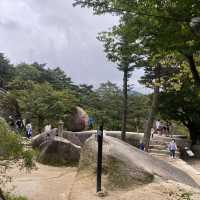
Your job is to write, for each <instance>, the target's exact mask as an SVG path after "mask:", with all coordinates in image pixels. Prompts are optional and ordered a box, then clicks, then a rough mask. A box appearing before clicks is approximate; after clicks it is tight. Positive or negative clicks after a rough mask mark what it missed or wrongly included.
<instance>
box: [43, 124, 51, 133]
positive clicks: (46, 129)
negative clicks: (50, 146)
mask: <svg viewBox="0 0 200 200" xmlns="http://www.w3.org/2000/svg"><path fill="white" fill-rule="evenodd" d="M50 130H51V124H47V125H46V126H45V127H44V132H49V131H50Z"/></svg>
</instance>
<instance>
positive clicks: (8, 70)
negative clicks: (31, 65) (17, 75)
mask: <svg viewBox="0 0 200 200" xmlns="http://www.w3.org/2000/svg"><path fill="white" fill-rule="evenodd" d="M12 75H13V67H12V65H11V64H10V62H9V60H8V59H7V58H5V56H4V55H3V54H2V53H0V88H5V87H6V85H7V82H8V81H9V80H11V78H12Z"/></svg>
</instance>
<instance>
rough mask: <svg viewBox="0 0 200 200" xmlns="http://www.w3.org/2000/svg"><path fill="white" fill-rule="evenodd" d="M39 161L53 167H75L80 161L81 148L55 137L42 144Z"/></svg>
mask: <svg viewBox="0 0 200 200" xmlns="http://www.w3.org/2000/svg"><path fill="white" fill-rule="evenodd" d="M40 149H41V153H40V155H39V158H38V161H39V162H41V163H44V164H51V165H74V164H77V163H78V161H79V159H80V150H81V147H80V146H77V145H75V144H73V143H72V142H70V141H69V140H67V139H64V138H61V137H57V136H56V137H54V138H53V139H50V140H46V141H45V142H43V143H42V144H40Z"/></svg>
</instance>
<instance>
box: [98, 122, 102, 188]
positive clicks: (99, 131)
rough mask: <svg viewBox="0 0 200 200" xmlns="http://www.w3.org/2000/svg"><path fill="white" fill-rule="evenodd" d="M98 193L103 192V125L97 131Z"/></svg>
mask: <svg viewBox="0 0 200 200" xmlns="http://www.w3.org/2000/svg"><path fill="white" fill-rule="evenodd" d="M97 142H98V150H97V151H98V152H97V192H100V191H101V175H102V152H103V151H102V150H103V125H101V126H100V127H99V130H98V131H97Z"/></svg>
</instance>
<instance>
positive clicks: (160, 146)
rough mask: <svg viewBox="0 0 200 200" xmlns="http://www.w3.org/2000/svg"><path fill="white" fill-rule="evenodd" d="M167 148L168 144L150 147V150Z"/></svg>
mask: <svg viewBox="0 0 200 200" xmlns="http://www.w3.org/2000/svg"><path fill="white" fill-rule="evenodd" d="M166 148H167V144H155V145H149V149H160V150H163V149H166Z"/></svg>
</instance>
